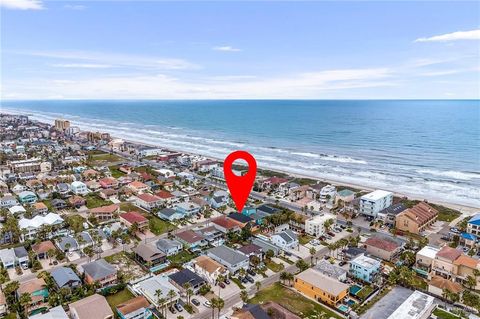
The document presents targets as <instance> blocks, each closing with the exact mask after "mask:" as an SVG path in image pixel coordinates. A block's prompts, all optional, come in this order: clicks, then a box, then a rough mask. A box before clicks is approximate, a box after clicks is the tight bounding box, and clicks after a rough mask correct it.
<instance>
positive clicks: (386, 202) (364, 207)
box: [360, 190, 393, 218]
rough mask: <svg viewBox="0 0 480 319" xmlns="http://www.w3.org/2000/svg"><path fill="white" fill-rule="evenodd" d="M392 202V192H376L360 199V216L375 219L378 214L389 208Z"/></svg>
mask: <svg viewBox="0 0 480 319" xmlns="http://www.w3.org/2000/svg"><path fill="white" fill-rule="evenodd" d="M392 202H393V193H392V192H387V191H382V190H376V191H374V192H371V193H369V194H366V195H363V196H362V197H360V214H362V215H366V216H371V217H373V218H376V217H377V214H378V212H379V211H381V210H382V209H385V208H387V207H390V206H391V205H392Z"/></svg>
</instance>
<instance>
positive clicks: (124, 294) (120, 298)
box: [105, 288, 135, 313]
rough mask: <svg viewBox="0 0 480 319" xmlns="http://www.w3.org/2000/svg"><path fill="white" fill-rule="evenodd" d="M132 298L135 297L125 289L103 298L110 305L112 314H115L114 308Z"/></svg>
mask: <svg viewBox="0 0 480 319" xmlns="http://www.w3.org/2000/svg"><path fill="white" fill-rule="evenodd" d="M134 297H135V296H134V295H133V294H132V293H131V292H130V291H129V290H128V289H127V288H125V289H123V290H120V291H119V292H117V293H116V294H113V295H109V296H106V297H105V298H107V302H108V304H109V305H110V308H112V310H113V312H114V313H116V311H115V307H116V306H118V305H119V304H121V303H124V302H125V301H128V300H130V299H132V298H134Z"/></svg>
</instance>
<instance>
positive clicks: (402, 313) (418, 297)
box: [386, 290, 436, 319]
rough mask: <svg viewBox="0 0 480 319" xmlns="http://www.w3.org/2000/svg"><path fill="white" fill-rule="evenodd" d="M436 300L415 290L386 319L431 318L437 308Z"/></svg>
mask: <svg viewBox="0 0 480 319" xmlns="http://www.w3.org/2000/svg"><path fill="white" fill-rule="evenodd" d="M434 301H435V298H434V297H432V296H429V295H427V294H425V293H423V292H420V291H418V290H415V291H414V292H413V293H412V294H411V295H410V296H409V297H408V298H407V299H406V300H405V301H404V302H403V303H402V304H401V305H400V306H398V307H397V309H395V311H394V312H393V313H392V314H391V315H390V316H389V317H388V318H386V319H424V318H430V315H431V314H432V312H433V310H434V309H435V307H436V303H435V302H434Z"/></svg>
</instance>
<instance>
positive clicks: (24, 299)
mask: <svg viewBox="0 0 480 319" xmlns="http://www.w3.org/2000/svg"><path fill="white" fill-rule="evenodd" d="M18 302H19V303H20V306H22V308H23V311H24V312H25V317H27V316H28V308H29V306H30V304H31V303H32V296H30V294H29V293H23V294H22V295H21V296H20V298H19V299H18Z"/></svg>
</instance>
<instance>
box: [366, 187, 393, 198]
mask: <svg viewBox="0 0 480 319" xmlns="http://www.w3.org/2000/svg"><path fill="white" fill-rule="evenodd" d="M390 195H393V193H392V192H387V191H382V190H379V189H377V190H376V191H373V192H371V193H368V194H366V195H363V196H362V197H361V198H362V199H366V200H373V201H376V200H380V199H382V198H384V197H387V196H390Z"/></svg>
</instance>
